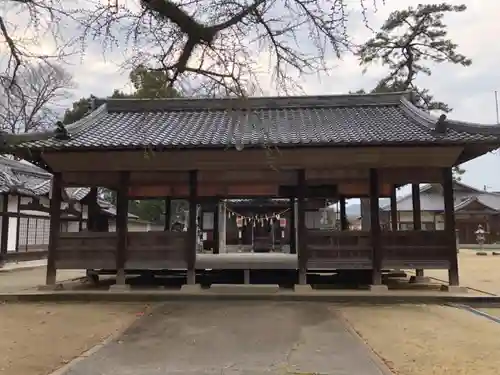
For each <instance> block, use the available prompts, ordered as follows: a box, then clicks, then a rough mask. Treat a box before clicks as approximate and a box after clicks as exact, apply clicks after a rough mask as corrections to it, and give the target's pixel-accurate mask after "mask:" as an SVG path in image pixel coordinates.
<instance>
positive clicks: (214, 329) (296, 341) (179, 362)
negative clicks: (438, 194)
mask: <svg viewBox="0 0 500 375" xmlns="http://www.w3.org/2000/svg"><path fill="white" fill-rule="evenodd" d="M372 358H373V357H372V356H371V355H370V354H369V350H368V349H367V348H366V347H365V346H364V345H363V344H362V343H361V341H360V340H359V339H358V338H355V337H353V336H352V335H351V334H350V333H349V332H348V331H347V329H346V327H345V326H344V325H343V323H342V322H341V321H340V320H338V319H337V318H336V315H335V310H334V308H333V307H329V305H328V304H322V303H292V302H288V303H287V302H281V303H279V302H231V303H224V302H201V303H180V302H179V303H167V304H164V305H161V306H160V307H159V308H157V309H156V310H154V311H153V313H152V314H150V315H148V316H145V317H143V318H142V319H140V320H139V321H138V322H137V323H136V324H135V325H133V326H132V327H131V328H130V329H129V330H128V331H127V332H126V333H125V334H124V335H123V336H122V337H121V338H120V339H119V340H118V341H114V342H112V343H110V344H108V345H107V346H105V347H104V348H103V349H101V350H99V351H98V352H96V353H94V354H92V355H90V356H89V357H87V358H85V359H83V360H81V361H79V362H77V363H76V364H75V365H74V366H72V367H71V369H70V370H69V371H68V372H66V373H65V375H89V374H92V375H129V374H141V375H160V374H161V375H164V374H169V375H201V374H207V375H216V374H217V375H261V374H282V375H292V374H293V375H299V374H303V375H306V374H321V375H327V374H328V375H353V374H360V375H361V374H362V375H381V374H384V373H387V372H383V371H382V370H381V369H380V368H379V367H378V365H377V364H376V363H375V361H373V359H372Z"/></svg>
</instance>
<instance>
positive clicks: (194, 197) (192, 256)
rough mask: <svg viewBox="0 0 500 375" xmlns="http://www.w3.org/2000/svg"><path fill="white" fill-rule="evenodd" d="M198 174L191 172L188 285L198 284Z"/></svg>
mask: <svg viewBox="0 0 500 375" xmlns="http://www.w3.org/2000/svg"><path fill="white" fill-rule="evenodd" d="M197 187H198V172H197V171H189V227H188V230H189V246H188V250H187V253H186V262H187V268H188V272H187V284H190V285H194V284H196V272H195V263H196V242H197V239H196V208H197V204H198V192H197Z"/></svg>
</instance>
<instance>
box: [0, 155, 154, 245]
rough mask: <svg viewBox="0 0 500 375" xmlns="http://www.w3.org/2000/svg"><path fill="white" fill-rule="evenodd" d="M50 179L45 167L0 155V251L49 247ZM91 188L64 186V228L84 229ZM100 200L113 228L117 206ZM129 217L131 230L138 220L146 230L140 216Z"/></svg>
mask: <svg viewBox="0 0 500 375" xmlns="http://www.w3.org/2000/svg"><path fill="white" fill-rule="evenodd" d="M51 180H52V174H50V173H49V172H47V171H46V170H44V169H42V168H39V167H37V166H35V165H33V164H30V163H28V162H25V161H23V160H14V159H11V158H7V157H4V156H0V200H1V207H2V209H1V216H0V222H2V223H5V224H0V228H2V229H1V230H0V244H1V245H2V246H1V249H2V252H1V253H4V254H5V253H12V252H26V251H37V250H46V248H47V246H48V240H49V227H50V220H49V213H48V208H49V206H50V189H51ZM89 191H90V188H88V187H86V188H65V189H64V191H63V197H64V202H65V203H63V204H62V206H61V209H62V215H63V218H64V220H63V222H62V224H61V230H62V231H65V232H77V231H79V230H81V229H82V228H85V226H86V221H87V209H86V207H85V204H84V201H85V198H86V197H87V195H88V193H89ZM98 203H99V206H100V208H101V212H102V214H103V215H107V216H108V217H109V218H110V226H111V227H112V228H113V227H114V220H113V218H114V217H115V216H116V208H115V207H114V206H113V205H112V204H111V203H109V202H106V201H105V200H102V199H99V202H98ZM82 209H83V213H82V211H81V210H82ZM129 218H130V220H132V222H131V227H132V228H131V229H132V230H134V228H133V226H134V224H135V223H137V225H138V226H139V229H137V228H135V230H141V229H142V230H145V228H146V223H141V222H139V221H138V219H139V218H138V217H137V216H135V215H132V214H129ZM137 225H136V226H137ZM143 227H144V228H143ZM4 233H6V235H4Z"/></svg>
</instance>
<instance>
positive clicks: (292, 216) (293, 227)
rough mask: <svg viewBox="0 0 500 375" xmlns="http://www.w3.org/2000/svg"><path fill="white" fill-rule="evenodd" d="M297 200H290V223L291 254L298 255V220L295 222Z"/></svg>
mask: <svg viewBox="0 0 500 375" xmlns="http://www.w3.org/2000/svg"><path fill="white" fill-rule="evenodd" d="M295 219H296V218H295V198H290V223H289V224H288V226H289V230H288V231H289V233H290V234H289V235H288V237H289V241H290V254H297V246H296V243H295V240H296V239H297V236H296V235H295V234H296V233H297V232H296V231H297V220H295Z"/></svg>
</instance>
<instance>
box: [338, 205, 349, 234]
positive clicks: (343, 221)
mask: <svg viewBox="0 0 500 375" xmlns="http://www.w3.org/2000/svg"><path fill="white" fill-rule="evenodd" d="M348 229H349V222H348V221H347V213H346V207H345V197H340V230H342V231H344V230H348Z"/></svg>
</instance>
